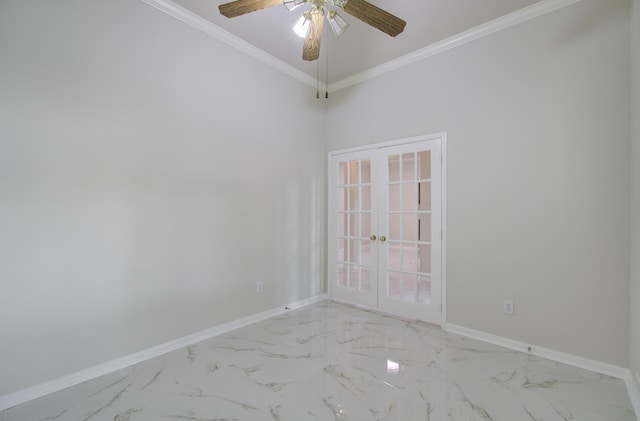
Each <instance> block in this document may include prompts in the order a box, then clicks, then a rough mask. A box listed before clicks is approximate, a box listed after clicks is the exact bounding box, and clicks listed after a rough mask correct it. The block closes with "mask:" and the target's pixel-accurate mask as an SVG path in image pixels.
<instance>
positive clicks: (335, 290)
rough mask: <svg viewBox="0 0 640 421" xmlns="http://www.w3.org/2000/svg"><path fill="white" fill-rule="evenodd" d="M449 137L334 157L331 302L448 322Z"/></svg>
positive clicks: (331, 183) (415, 141)
mask: <svg viewBox="0 0 640 421" xmlns="http://www.w3.org/2000/svg"><path fill="white" fill-rule="evenodd" d="M444 136H445V135H444V134H440V135H436V136H424V137H421V138H414V139H410V140H406V141H397V142H389V143H385V144H380V145H374V146H370V147H366V148H359V149H357V150H350V151H338V152H333V153H331V154H330V157H329V158H330V159H329V161H330V169H329V171H330V173H329V183H330V184H329V185H330V189H329V271H328V273H329V292H330V294H331V296H332V297H334V298H337V299H340V300H344V301H347V302H351V303H354V304H358V305H362V306H366V307H371V308H376V309H379V310H381V311H384V312H389V313H392V314H397V315H399V316H402V317H406V318H410V319H418V320H423V321H426V322H429V323H433V324H437V325H440V324H441V323H442V303H443V291H444V290H443V275H444V274H443V267H444V265H443V257H444V256H443V247H442V245H443V241H444V236H443V203H444V201H443V193H444V189H443V170H442V168H443V154H442V151H443V143H444V141H445V137H444Z"/></svg>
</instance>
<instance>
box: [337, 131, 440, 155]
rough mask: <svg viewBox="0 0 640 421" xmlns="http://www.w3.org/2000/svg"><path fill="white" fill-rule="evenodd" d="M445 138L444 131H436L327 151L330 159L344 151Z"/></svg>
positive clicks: (357, 150) (358, 150) (349, 151)
mask: <svg viewBox="0 0 640 421" xmlns="http://www.w3.org/2000/svg"><path fill="white" fill-rule="evenodd" d="M446 138H447V133H446V132H438V133H431V134H423V135H418V136H411V137H405V138H402V139H395V140H388V141H384V142H377V143H369V144H366V145H362V146H354V147H352V148H347V149H339V150H336V151H329V159H331V157H332V156H335V155H341V154H345V153H351V152H360V151H366V150H371V149H378V148H386V147H387V146H398V145H404V144H408V143H416V142H422V141H425V140H436V139H446Z"/></svg>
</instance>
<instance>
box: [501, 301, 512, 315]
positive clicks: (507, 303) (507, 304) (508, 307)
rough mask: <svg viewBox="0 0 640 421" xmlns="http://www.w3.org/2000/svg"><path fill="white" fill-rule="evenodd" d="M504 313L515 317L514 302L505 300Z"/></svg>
mask: <svg viewBox="0 0 640 421" xmlns="http://www.w3.org/2000/svg"><path fill="white" fill-rule="evenodd" d="M502 311H503V312H504V314H509V315H511V316H513V301H511V300H504V303H503V304H502Z"/></svg>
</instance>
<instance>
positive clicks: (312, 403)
mask: <svg viewBox="0 0 640 421" xmlns="http://www.w3.org/2000/svg"><path fill="white" fill-rule="evenodd" d="M4 415H5V416H6V419H7V420H8V421H18V420H20V421H26V420H48V421H53V420H56V421H64V420H74V421H75V420H92V421H97V420H115V421H127V420H129V421H137V420H185V421H205V420H207V421H213V420H260V421H262V420H264V421H266V420H269V421H274V420H276V421H289V420H290V421H303V420H330V421H332V420H337V421H346V420H351V421H364V420H399V421H400V420H401V421H413V420H420V421H424V420H459V421H466V420H509V421H511V420H582V421H588V420H599V421H601V420H635V419H636V418H635V416H634V413H633V410H632V407H631V403H630V401H629V397H628V395H627V391H626V388H625V385H624V382H623V381H622V380H618V379H614V378H611V377H608V376H603V375H599V374H595V373H592V372H589V371H585V370H580V369H577V368H573V367H569V366H566V365H562V364H557V363H554V362H551V361H548V360H544V359H541V358H537V357H533V356H530V355H527V354H523V353H519V352H514V351H510V350H506V349H503V348H500V347H497V346H493V345H489V344H485V343H482V342H478V341H475V340H472V339H467V338H463V337H460V336H457V335H453V334H448V333H444V332H442V331H440V330H439V329H436V328H432V327H428V326H424V325H421V324H414V323H409V322H404V321H401V320H397V319H394V318H390V317H386V316H382V315H379V314H375V313H370V312H366V311H362V310H359V309H355V308H352V307H348V306H344V305H341V304H336V303H333V302H331V301H323V302H321V303H319V304H315V305H312V306H309V307H305V308H303V309H300V310H295V311H290V312H288V313H286V314H284V315H282V316H279V317H276V318H272V319H269V320H266V321H263V322H260V323H256V324H253V325H251V326H248V327H246V328H242V329H239V330H236V331H234V332H231V333H229V334H225V335H222V336H218V337H216V338H213V339H211V340H208V341H205V342H202V343H199V344H197V345H193V346H190V347H188V348H185V349H182V350H178V351H175V352H172V353H170V354H166V355H164V356H163V357H159V358H155V359H153V360H149V361H147V362H144V363H141V364H138V365H136V366H133V367H130V368H127V369H124V370H121V371H119V372H116V373H113V374H110V375H108V376H104V377H101V378H99V379H96V380H93V381H90V382H87V383H84V384H81V385H79V386H76V387H73V388H70V389H67V390H64V391H62V392H58V393H55V394H53V395H49V396H46V397H44V398H41V399H37V400H35V401H31V402H29V403H26V404H24V405H20V406H17V407H14V408H11V409H9V410H7V412H6V414H4ZM2 419H3V418H2V417H1V416H0V420H2Z"/></svg>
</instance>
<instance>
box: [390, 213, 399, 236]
mask: <svg viewBox="0 0 640 421" xmlns="http://www.w3.org/2000/svg"><path fill="white" fill-rule="evenodd" d="M401 217H402V215H401V214H399V213H390V214H389V228H388V230H389V235H388V237H389V240H391V241H400V227H401V225H400V220H401Z"/></svg>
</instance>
